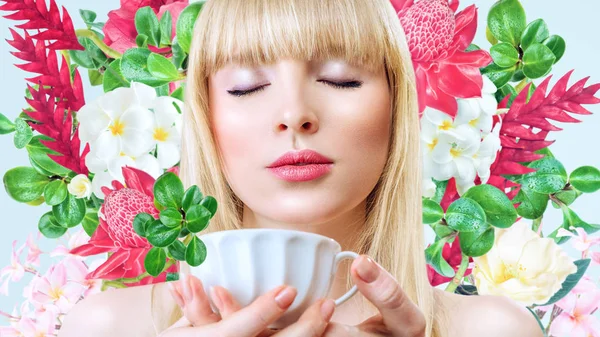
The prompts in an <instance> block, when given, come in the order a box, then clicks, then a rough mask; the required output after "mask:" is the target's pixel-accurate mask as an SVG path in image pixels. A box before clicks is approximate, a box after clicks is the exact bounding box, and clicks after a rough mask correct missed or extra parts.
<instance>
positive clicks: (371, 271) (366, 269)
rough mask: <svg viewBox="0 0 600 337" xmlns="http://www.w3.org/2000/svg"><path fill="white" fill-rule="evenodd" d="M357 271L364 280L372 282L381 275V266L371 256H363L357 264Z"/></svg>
mask: <svg viewBox="0 0 600 337" xmlns="http://www.w3.org/2000/svg"><path fill="white" fill-rule="evenodd" d="M356 273H357V274H358V277H360V278H361V279H362V280H363V281H364V282H366V283H371V282H373V281H375V279H376V278H377V276H378V275H379V268H378V267H377V265H376V264H375V262H373V260H371V258H369V257H366V256H361V257H360V261H358V265H357V266H356Z"/></svg>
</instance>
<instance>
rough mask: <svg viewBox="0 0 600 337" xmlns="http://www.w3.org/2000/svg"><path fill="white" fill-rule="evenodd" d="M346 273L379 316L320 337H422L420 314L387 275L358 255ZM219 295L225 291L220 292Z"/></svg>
mask: <svg viewBox="0 0 600 337" xmlns="http://www.w3.org/2000/svg"><path fill="white" fill-rule="evenodd" d="M350 273H351V275H352V279H353V281H354V284H356V285H357V287H358V290H359V291H360V292H361V293H362V294H363V295H364V297H365V298H366V299H368V300H369V301H370V302H371V303H373V304H374V305H375V307H377V309H378V310H379V314H377V315H375V316H372V317H370V318H369V319H367V320H365V321H364V322H362V323H360V324H358V325H355V326H348V325H344V324H339V323H329V324H328V326H327V329H326V330H325V332H324V333H323V335H322V336H323V337H367V336H368V337H375V336H387V337H423V336H425V328H426V322H425V316H424V315H423V312H421V310H420V309H419V308H418V307H417V306H416V305H415V304H414V303H413V302H412V301H411V300H410V299H409V298H408V296H406V294H405V293H404V291H403V290H402V288H401V287H400V285H399V284H398V282H397V281H396V279H395V278H394V277H393V276H392V275H391V274H390V273H389V272H387V271H386V270H384V269H383V268H381V266H380V265H379V264H377V263H376V262H374V261H373V260H371V259H370V258H368V257H367V256H365V255H362V256H360V257H359V258H357V259H355V260H354V262H353V263H352V266H351V268H350ZM220 291H221V292H223V291H225V289H223V288H221V289H220ZM222 296H227V301H234V300H233V298H232V297H231V295H229V293H226V294H224V295H222ZM230 307H232V308H239V305H238V304H237V303H233V304H231V305H230ZM229 314H230V313H229ZM294 329H296V327H294V326H293V325H292V326H290V327H287V328H285V329H283V330H281V331H279V332H277V333H276V334H275V335H274V336H273V337H284V336H288V335H287V334H286V333H287V332H288V331H294ZM319 329H320V326H319ZM293 336H296V335H293ZM307 336H309V335H307Z"/></svg>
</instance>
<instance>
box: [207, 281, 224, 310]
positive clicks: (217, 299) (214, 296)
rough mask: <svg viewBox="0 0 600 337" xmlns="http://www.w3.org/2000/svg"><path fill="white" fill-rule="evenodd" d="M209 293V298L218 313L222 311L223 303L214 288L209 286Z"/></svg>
mask: <svg viewBox="0 0 600 337" xmlns="http://www.w3.org/2000/svg"><path fill="white" fill-rule="evenodd" d="M209 292H210V297H211V298H212V300H213V302H214V303H215V305H216V306H217V308H218V309H219V311H220V310H222V309H223V301H222V300H221V296H219V293H218V292H217V289H216V288H215V287H214V286H211V287H210V289H209Z"/></svg>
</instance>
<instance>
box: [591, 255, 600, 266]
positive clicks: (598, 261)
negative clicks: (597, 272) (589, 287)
mask: <svg viewBox="0 0 600 337" xmlns="http://www.w3.org/2000/svg"><path fill="white" fill-rule="evenodd" d="M592 261H593V262H594V263H596V264H600V252H593V253H592Z"/></svg>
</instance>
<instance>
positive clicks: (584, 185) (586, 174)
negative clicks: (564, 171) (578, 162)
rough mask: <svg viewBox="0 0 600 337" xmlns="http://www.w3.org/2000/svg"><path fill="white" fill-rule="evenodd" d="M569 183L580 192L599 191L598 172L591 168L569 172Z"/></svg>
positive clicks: (586, 167) (581, 168) (584, 167)
mask: <svg viewBox="0 0 600 337" xmlns="http://www.w3.org/2000/svg"><path fill="white" fill-rule="evenodd" d="M569 183H570V184H571V185H573V187H575V188H576V189H578V190H580V191H581V192H585V193H594V192H596V191H597V190H600V170H598V169H597V168H595V167H593V166H581V167H578V168H576V169H575V170H574V171H573V172H571V175H570V176H569Z"/></svg>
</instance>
